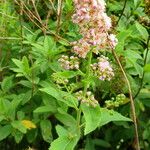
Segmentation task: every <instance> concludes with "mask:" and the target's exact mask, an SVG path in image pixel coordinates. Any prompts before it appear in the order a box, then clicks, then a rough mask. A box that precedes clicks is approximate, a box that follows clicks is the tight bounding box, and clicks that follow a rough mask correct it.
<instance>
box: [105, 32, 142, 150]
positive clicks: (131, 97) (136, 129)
mask: <svg viewBox="0 0 150 150" xmlns="http://www.w3.org/2000/svg"><path fill="white" fill-rule="evenodd" d="M106 34H107V38H108V36H109V35H108V33H106ZM108 41H109V38H108ZM109 45H110V48H111V50H112V54H113V56H114V58H115V60H116V62H117V64H118V66H119V68H120V69H121V71H122V74H123V76H124V78H125V80H126V83H127V86H128V91H129V98H130V104H131V112H132V120H133V123H134V129H135V143H136V150H140V144H139V135H138V126H137V119H136V112H135V105H134V100H133V96H132V90H131V85H130V82H129V80H128V78H127V75H126V73H125V71H124V69H123V67H122V64H121V62H120V60H119V58H118V56H117V54H116V52H115V51H114V48H113V46H112V45H111V43H110V42H109Z"/></svg>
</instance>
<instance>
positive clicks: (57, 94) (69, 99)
mask: <svg viewBox="0 0 150 150" xmlns="http://www.w3.org/2000/svg"><path fill="white" fill-rule="evenodd" d="M40 91H43V92H45V93H47V94H49V95H51V96H53V97H54V98H56V99H57V100H58V101H62V102H64V103H65V104H67V105H68V106H70V107H73V108H77V105H78V100H77V99H76V98H74V97H73V96H72V95H71V94H69V93H67V92H63V91H60V90H59V89H57V87H55V88H54V87H52V86H49V87H46V88H42V89H40Z"/></svg>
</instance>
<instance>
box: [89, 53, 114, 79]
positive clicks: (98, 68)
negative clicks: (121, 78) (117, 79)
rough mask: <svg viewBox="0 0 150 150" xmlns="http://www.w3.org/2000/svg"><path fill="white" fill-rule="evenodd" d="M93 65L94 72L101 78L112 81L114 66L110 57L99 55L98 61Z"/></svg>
mask: <svg viewBox="0 0 150 150" xmlns="http://www.w3.org/2000/svg"><path fill="white" fill-rule="evenodd" d="M91 67H92V69H93V71H94V74H95V75H96V76H97V77H98V78H99V79H100V80H103V81H104V80H108V81H110V80H111V79H112V77H113V76H114V72H113V69H112V66H111V65H110V63H109V61H108V57H105V56H101V57H98V62H97V63H94V64H92V65H91Z"/></svg>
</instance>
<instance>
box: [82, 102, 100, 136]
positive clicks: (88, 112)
mask: <svg viewBox="0 0 150 150" xmlns="http://www.w3.org/2000/svg"><path fill="white" fill-rule="evenodd" d="M81 109H82V111H83V114H84V118H85V130H84V134H85V135H86V134H88V133H90V132H92V131H94V130H95V129H96V128H97V127H98V126H99V124H100V119H101V111H100V107H99V106H96V107H91V106H87V105H84V104H82V105H81ZM102 115H103V114H102Z"/></svg>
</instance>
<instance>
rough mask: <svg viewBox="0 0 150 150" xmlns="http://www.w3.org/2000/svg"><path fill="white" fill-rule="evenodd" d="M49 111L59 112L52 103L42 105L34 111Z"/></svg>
mask: <svg viewBox="0 0 150 150" xmlns="http://www.w3.org/2000/svg"><path fill="white" fill-rule="evenodd" d="M48 112H52V113H55V112H57V110H56V109H55V108H54V107H53V106H51V105H47V106H41V107H38V108H36V109H35V110H34V113H48Z"/></svg>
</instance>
